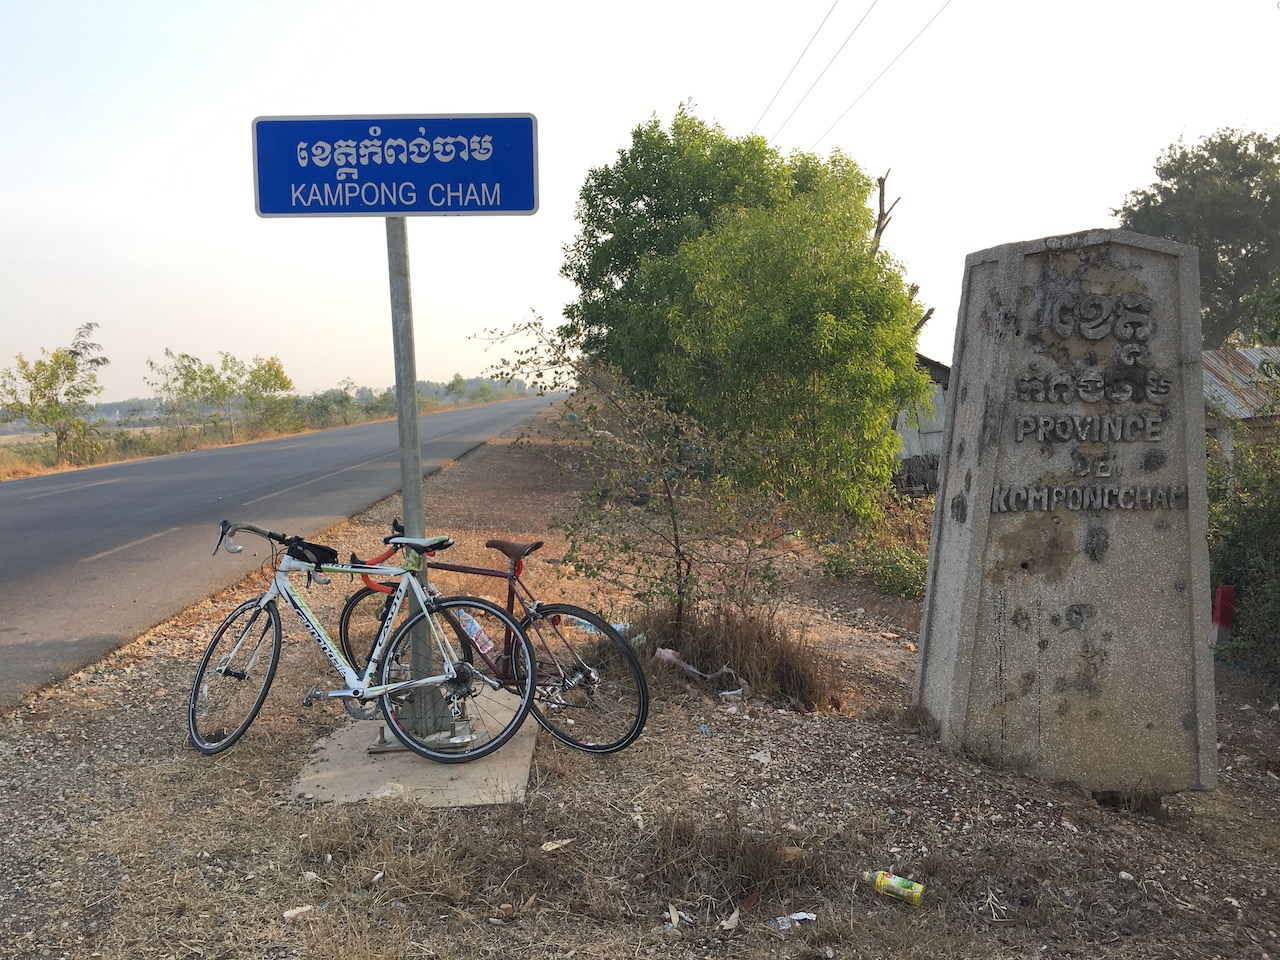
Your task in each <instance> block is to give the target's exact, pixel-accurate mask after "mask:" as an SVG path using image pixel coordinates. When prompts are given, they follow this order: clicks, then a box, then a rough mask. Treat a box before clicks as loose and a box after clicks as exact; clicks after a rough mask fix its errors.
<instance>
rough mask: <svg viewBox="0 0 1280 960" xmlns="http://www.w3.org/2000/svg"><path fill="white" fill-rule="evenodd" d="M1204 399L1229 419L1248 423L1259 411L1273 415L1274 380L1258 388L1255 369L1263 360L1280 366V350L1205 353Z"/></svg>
mask: <svg viewBox="0 0 1280 960" xmlns="http://www.w3.org/2000/svg"><path fill="white" fill-rule="evenodd" d="M1202 359H1203V363H1204V397H1205V399H1206V400H1208V401H1209V402H1210V403H1211V404H1213V405H1214V406H1216V407H1218V408H1219V409H1220V410H1222V412H1223V413H1225V414H1226V415H1227V416H1228V417H1230V418H1231V419H1233V420H1248V419H1251V418H1253V417H1256V416H1257V415H1258V414H1259V413H1260V412H1261V413H1267V414H1274V413H1276V409H1275V406H1276V399H1277V394H1276V388H1275V381H1274V380H1273V381H1271V385H1269V386H1265V387H1261V386H1259V381H1260V379H1266V378H1265V377H1260V375H1259V373H1258V367H1259V365H1261V364H1262V363H1263V362H1264V361H1268V360H1269V361H1271V362H1272V363H1275V364H1278V365H1280V347H1247V348H1245V349H1243V350H1206V351H1204V355H1203V358H1202Z"/></svg>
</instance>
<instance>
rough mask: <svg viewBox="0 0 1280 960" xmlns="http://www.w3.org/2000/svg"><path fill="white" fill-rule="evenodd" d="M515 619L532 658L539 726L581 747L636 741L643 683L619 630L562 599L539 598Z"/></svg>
mask: <svg viewBox="0 0 1280 960" xmlns="http://www.w3.org/2000/svg"><path fill="white" fill-rule="evenodd" d="M521 627H523V628H524V631H525V632H526V633H527V634H528V635H529V642H530V643H531V644H532V645H533V651H534V659H535V660H536V661H537V672H536V674H535V680H534V688H535V689H534V698H533V716H534V719H535V720H537V721H538V723H539V724H541V726H542V728H543V729H544V730H546V731H547V732H548V733H549V734H551V735H552V736H553V737H555V738H556V739H557V740H560V741H561V742H563V743H566V744H568V745H569V746H571V747H573V748H574V749H576V750H585V751H586V752H587V753H614V752H616V751H618V750H621V749H623V748H624V747H628V746H630V745H631V744H632V743H634V742H635V740H636V738H637V737H638V736H640V732H641V731H642V730H643V729H644V724H645V720H646V719H648V716H649V685H648V683H646V682H645V679H644V670H643V669H641V667H640V661H639V660H638V659H637V658H636V655H635V651H633V650H632V649H631V645H630V644H629V643H627V641H626V640H625V639H624V638H623V637H622V635H621V634H620V633H619V632H618V631H617V630H615V629H614V628H613V627H612V626H610V625H609V624H608V623H606V622H605V621H604V620H603V619H601V618H600V617H598V616H597V615H596V614H594V613H591V612H590V611H589V610H584V609H582V608H581V607H575V606H572V605H570V604H567V603H551V604H539V605H538V607H537V608H536V612H535V614H534V615H533V616H530V617H526V618H525V619H524V620H523V621H522V622H521Z"/></svg>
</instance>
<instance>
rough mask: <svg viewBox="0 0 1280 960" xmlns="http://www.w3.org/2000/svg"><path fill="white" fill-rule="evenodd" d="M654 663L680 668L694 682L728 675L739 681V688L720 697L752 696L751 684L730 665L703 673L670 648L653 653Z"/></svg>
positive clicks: (662, 648) (724, 692) (724, 691)
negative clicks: (712, 671) (713, 671)
mask: <svg viewBox="0 0 1280 960" xmlns="http://www.w3.org/2000/svg"><path fill="white" fill-rule="evenodd" d="M653 662H654V663H655V664H658V665H660V666H665V667H679V668H680V669H681V670H683V671H684V672H685V674H686V675H687V676H689V677H690V678H691V679H694V680H706V681H711V680H714V679H715V678H716V677H719V676H721V675H722V674H728V675H729V676H730V677H732V678H733V679H734V680H735V681H737V684H738V686H737V688H736V689H730V690H722V691H720V696H722V697H726V698H727V697H742V698H749V697H750V696H751V684H749V683H747V681H746V680H744V679H742V677H740V676H738V674H737V673H736V672H734V671H733V670H732V669H731V668H730V667H729V665H728V664H726V665H725V666H723V667H721V668H720V669H719V670H717V671H716V672H715V673H703V672H702V671H701V670H699V669H698V668H697V667H695V666H694V665H693V664H691V663H685V662H684V661H683V660H681V659H680V654H679V653H678V652H677V651H675V650H672V649H671V648H670V647H659V648H658V649H657V650H655V651H654V652H653Z"/></svg>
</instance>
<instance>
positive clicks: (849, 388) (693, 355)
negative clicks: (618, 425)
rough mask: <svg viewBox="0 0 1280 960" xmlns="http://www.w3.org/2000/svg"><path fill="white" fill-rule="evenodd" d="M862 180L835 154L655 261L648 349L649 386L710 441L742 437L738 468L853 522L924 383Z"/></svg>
mask: <svg viewBox="0 0 1280 960" xmlns="http://www.w3.org/2000/svg"><path fill="white" fill-rule="evenodd" d="M873 188H874V185H873V183H872V181H871V180H870V179H869V178H868V177H867V176H866V175H865V174H864V173H863V172H862V171H861V170H860V169H859V168H858V167H857V165H856V164H854V163H853V162H852V161H850V160H848V159H847V158H845V157H843V156H842V155H840V154H838V153H837V154H835V155H833V156H832V157H831V159H830V160H829V161H828V162H827V163H826V164H823V165H818V166H816V167H815V169H814V170H813V186H812V189H810V190H808V191H806V192H804V193H801V194H797V195H796V196H795V197H794V198H793V199H791V200H790V201H788V202H786V203H783V204H780V205H778V206H776V207H774V208H771V209H763V208H738V209H733V210H729V211H725V212H724V213H722V214H721V215H720V216H719V217H718V218H717V223H716V225H715V228H714V229H713V230H711V231H710V232H708V233H706V234H704V235H702V236H701V237H698V238H697V239H695V240H691V241H689V242H687V243H685V244H684V245H683V246H682V247H681V248H680V250H679V251H678V253H677V254H676V255H675V256H674V257H673V258H671V259H670V260H668V261H665V262H662V263H661V264H659V265H657V272H661V273H669V274H674V275H675V277H676V278H677V280H676V281H675V284H674V286H675V287H676V293H675V295H674V296H673V297H672V298H671V299H670V300H668V301H667V302H665V303H658V304H655V308H654V309H655V313H657V314H660V315H661V318H660V319H657V318H655V324H654V325H655V326H657V325H659V324H663V325H664V326H665V333H664V337H665V338H666V339H668V340H669V342H670V346H669V347H667V348H666V349H665V350H657V349H656V348H655V350H656V352H657V353H658V354H659V363H660V365H661V375H660V378H659V389H660V391H661V392H662V393H663V394H665V395H666V396H668V397H669V398H671V400H672V401H673V402H674V403H675V404H676V405H677V406H678V407H679V408H680V409H683V410H687V411H689V412H691V413H692V414H693V415H694V416H695V417H696V418H697V419H698V420H699V421H700V422H701V423H702V424H704V425H705V426H706V427H707V428H708V429H709V430H711V432H713V433H714V434H716V435H717V436H720V437H729V438H743V439H745V438H748V437H750V438H753V440H754V443H755V445H756V446H757V447H759V448H760V449H761V451H762V452H761V454H760V456H759V457H757V458H755V459H754V460H753V462H752V463H751V465H750V468H749V469H750V472H751V473H752V474H753V476H754V479H755V480H757V481H759V482H760V483H762V484H763V485H765V486H766V487H768V488H769V489H770V490H772V491H773V492H774V493H775V494H777V495H778V496H781V497H783V498H784V499H787V500H797V501H800V502H802V503H803V504H804V506H805V507H806V509H808V510H814V509H817V510H818V511H819V512H821V513H824V514H833V513H839V512H845V513H848V514H850V515H851V516H852V517H853V518H854V519H856V520H861V521H865V520H868V519H870V518H871V517H872V516H874V515H875V513H876V510H877V507H876V504H877V502H878V500H879V497H880V495H881V493H882V492H883V490H884V488H885V487H886V486H887V484H888V483H889V481H890V478H891V470H892V465H893V456H894V453H895V452H896V449H897V443H898V437H897V434H895V433H894V432H893V430H892V428H891V425H892V422H893V418H894V416H895V415H896V414H897V413H898V412H899V411H901V410H903V409H911V408H913V407H915V406H918V405H921V404H923V403H924V402H925V398H926V395H927V391H928V381H927V379H926V378H925V376H924V375H923V374H922V373H920V372H919V370H918V369H917V366H916V352H915V343H916V324H917V323H918V321H919V319H920V310H919V308H918V306H917V305H916V304H915V303H914V302H913V300H912V291H911V290H910V288H909V287H908V285H907V284H906V282H905V280H904V279H903V277H902V274H901V272H900V270H899V269H898V268H897V267H895V266H894V264H893V263H892V262H891V261H890V260H889V259H888V258H887V256H886V255H885V254H883V253H881V252H879V251H878V249H877V244H876V229H875V228H876V218H875V216H874V214H873V213H872V211H871V209H870V208H869V206H868V201H869V198H870V195H871V192H872V190H873ZM654 264H655V261H649V262H648V263H647V265H654ZM645 273H646V271H645V270H642V271H641V274H642V276H643V275H645Z"/></svg>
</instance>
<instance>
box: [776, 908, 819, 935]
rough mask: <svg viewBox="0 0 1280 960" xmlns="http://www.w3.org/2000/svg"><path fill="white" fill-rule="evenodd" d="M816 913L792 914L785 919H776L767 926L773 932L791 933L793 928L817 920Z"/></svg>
mask: <svg viewBox="0 0 1280 960" xmlns="http://www.w3.org/2000/svg"><path fill="white" fill-rule="evenodd" d="M817 919H818V915H817V914H816V913H805V912H803V911H802V912H800V913H790V914H787V916H785V917H775V918H774V919H772V920H770V921H769V922H768V924H766V926H768V927H769V929H771V930H777V931H778V932H779V933H789V932H790V931H791V928H792V927H794V926H797V925H799V924H801V923H804V922H805V921H806V920H817Z"/></svg>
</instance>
